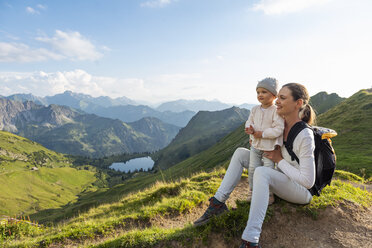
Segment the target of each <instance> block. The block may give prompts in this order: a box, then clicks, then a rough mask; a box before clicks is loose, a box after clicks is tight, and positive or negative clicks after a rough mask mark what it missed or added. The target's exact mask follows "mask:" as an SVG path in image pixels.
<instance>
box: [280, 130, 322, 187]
mask: <svg viewBox="0 0 372 248" xmlns="http://www.w3.org/2000/svg"><path fill="white" fill-rule="evenodd" d="M314 149H315V141H314V133H313V131H312V130H311V129H309V128H305V129H303V130H302V131H301V132H300V133H299V134H298V135H297V136H296V138H295V140H294V141H293V152H294V153H295V154H296V156H297V157H298V159H299V163H297V161H296V160H294V161H292V160H291V155H289V153H288V151H287V149H286V148H285V146H284V145H283V146H282V147H281V151H282V156H283V159H282V160H281V161H279V163H278V168H279V169H280V170H281V171H282V172H283V173H284V174H286V175H287V176H288V177H289V178H291V179H292V180H293V181H295V182H297V183H299V184H300V185H302V186H304V187H305V188H307V189H310V188H311V187H312V186H313V185H314V183H315V158H314Z"/></svg>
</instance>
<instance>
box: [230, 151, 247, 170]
mask: <svg viewBox="0 0 372 248" xmlns="http://www.w3.org/2000/svg"><path fill="white" fill-rule="evenodd" d="M249 157H250V151H249V150H248V149H247V148H244V147H238V148H236V150H235V152H234V154H233V157H232V159H234V160H238V161H239V164H241V165H242V166H244V167H246V168H248V165H249Z"/></svg>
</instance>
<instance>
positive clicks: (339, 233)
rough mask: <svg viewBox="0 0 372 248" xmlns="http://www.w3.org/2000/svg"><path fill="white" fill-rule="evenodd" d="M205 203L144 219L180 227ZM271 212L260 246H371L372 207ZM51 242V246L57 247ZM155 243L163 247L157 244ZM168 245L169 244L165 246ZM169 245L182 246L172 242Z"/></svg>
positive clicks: (236, 194)
mask: <svg viewBox="0 0 372 248" xmlns="http://www.w3.org/2000/svg"><path fill="white" fill-rule="evenodd" d="M247 181H248V180H247V179H246V178H243V179H242V180H241V181H240V183H239V184H238V185H237V187H236V188H235V190H234V191H233V193H232V194H231V196H230V198H229V200H228V201H227V205H228V206H229V208H230V209H231V208H234V207H236V204H235V201H236V200H237V199H246V197H247V188H248V182H247ZM207 206H208V202H206V203H205V204H203V205H202V206H199V207H197V208H194V209H193V210H192V211H191V212H190V213H187V214H184V215H180V216H173V217H172V218H170V217H158V218H155V219H153V220H151V222H150V223H147V226H158V227H162V228H182V227H184V226H185V225H188V224H190V223H193V222H194V221H195V220H196V219H197V218H199V217H200V216H201V215H202V214H203V213H204V211H205V209H206V208H207ZM273 207H274V211H273V212H274V215H273V216H272V217H271V219H270V221H268V222H267V223H264V225H263V227H262V234H261V245H262V247H263V248H267V247H270V248H297V247H299V248H310V247H311V248H313V247H317V248H342V247H344V248H350V247H362V248H372V208H371V207H370V208H368V209H362V208H360V207H359V206H356V205H354V204H353V203H347V204H343V205H342V206H340V207H337V208H334V207H328V208H327V209H326V210H324V211H320V213H319V216H318V218H317V220H313V219H312V218H311V217H309V216H305V215H304V214H303V213H298V212H297V210H296V207H295V206H294V205H290V204H288V207H286V209H285V213H283V212H282V211H283V210H282V209H281V208H280V206H279V205H275V204H274V205H273ZM125 231H126V230H120V229H118V230H116V231H115V233H113V234H112V236H111V237H102V238H98V239H96V240H94V241H93V240H85V241H83V242H82V243H79V244H76V243H75V242H72V243H69V242H66V243H64V244H63V247H82V246H85V245H92V244H98V243H101V242H104V240H107V239H111V238H113V237H120V235H122V234H123V233H124V232H125ZM59 245H61V244H54V245H52V246H50V247H60V246H59ZM239 245H240V238H237V239H236V240H234V241H233V242H230V243H228V244H226V243H225V242H224V240H223V237H221V235H220V234H214V235H212V237H210V243H209V244H208V245H205V244H202V243H196V244H194V245H193V248H210V247H214V248H234V247H239ZM157 247H159V248H160V247H162V246H161V245H160V246H157ZM167 247H169V244H168V246H167ZM172 247H174V248H178V247H183V246H182V245H181V244H180V243H178V242H174V243H173V244H172Z"/></svg>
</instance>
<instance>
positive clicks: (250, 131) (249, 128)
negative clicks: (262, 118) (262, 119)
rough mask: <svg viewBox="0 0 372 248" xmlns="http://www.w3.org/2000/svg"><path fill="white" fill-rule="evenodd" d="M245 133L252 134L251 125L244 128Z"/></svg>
mask: <svg viewBox="0 0 372 248" xmlns="http://www.w3.org/2000/svg"><path fill="white" fill-rule="evenodd" d="M245 133H246V134H254V128H253V127H252V125H250V126H249V127H246V128H245Z"/></svg>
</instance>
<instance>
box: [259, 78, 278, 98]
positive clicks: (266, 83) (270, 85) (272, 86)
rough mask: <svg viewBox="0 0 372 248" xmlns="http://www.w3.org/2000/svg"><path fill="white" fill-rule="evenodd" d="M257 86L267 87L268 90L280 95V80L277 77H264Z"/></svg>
mask: <svg viewBox="0 0 372 248" xmlns="http://www.w3.org/2000/svg"><path fill="white" fill-rule="evenodd" d="M257 88H264V89H267V90H268V91H270V92H271V93H273V95H275V96H276V95H278V88H279V84H278V80H276V79H275V78H270V77H268V78H265V79H262V80H261V81H259V82H258V84H257V87H256V89H257Z"/></svg>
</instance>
